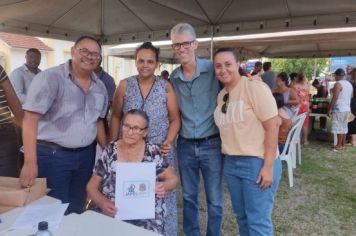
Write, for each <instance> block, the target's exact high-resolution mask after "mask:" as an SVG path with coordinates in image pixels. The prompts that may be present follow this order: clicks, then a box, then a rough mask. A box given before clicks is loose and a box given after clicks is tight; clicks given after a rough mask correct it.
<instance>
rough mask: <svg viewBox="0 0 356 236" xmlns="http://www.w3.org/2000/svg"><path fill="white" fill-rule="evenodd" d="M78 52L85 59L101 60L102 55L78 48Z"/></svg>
mask: <svg viewBox="0 0 356 236" xmlns="http://www.w3.org/2000/svg"><path fill="white" fill-rule="evenodd" d="M77 50H78V51H79V54H80V55H81V56H83V57H87V58H90V59H94V60H99V59H100V58H101V55H100V53H97V52H91V51H89V50H88V49H86V48H77Z"/></svg>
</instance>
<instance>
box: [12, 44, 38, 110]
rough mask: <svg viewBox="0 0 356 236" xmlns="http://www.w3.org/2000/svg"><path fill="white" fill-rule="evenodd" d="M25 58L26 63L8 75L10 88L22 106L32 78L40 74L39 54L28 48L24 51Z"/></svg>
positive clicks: (35, 50) (36, 50)
mask: <svg viewBox="0 0 356 236" xmlns="http://www.w3.org/2000/svg"><path fill="white" fill-rule="evenodd" d="M25 58H26V63H25V64H24V65H23V66H20V67H18V68H16V69H15V70H14V71H13V72H12V73H11V75H10V81H11V83H12V86H13V87H14V89H15V92H16V95H17V97H18V98H19V100H20V101H21V103H22V104H24V103H25V101H26V96H27V91H28V89H29V87H30V84H31V82H32V80H33V77H35V75H37V74H38V73H40V72H41V70H40V69H39V68H38V66H39V65H40V63H41V52H40V51H39V50H38V49H37V48H30V49H28V50H27V51H26V56H25Z"/></svg>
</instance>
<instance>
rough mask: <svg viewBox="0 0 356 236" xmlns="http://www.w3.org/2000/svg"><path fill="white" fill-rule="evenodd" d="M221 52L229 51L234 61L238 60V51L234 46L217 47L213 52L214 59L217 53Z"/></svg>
mask: <svg viewBox="0 0 356 236" xmlns="http://www.w3.org/2000/svg"><path fill="white" fill-rule="evenodd" d="M222 52H230V53H231V54H232V55H233V56H234V58H235V60H236V62H240V53H239V52H238V51H237V50H236V49H235V48H219V49H218V50H216V51H215V53H214V59H215V56H216V55H217V54H219V53H222Z"/></svg>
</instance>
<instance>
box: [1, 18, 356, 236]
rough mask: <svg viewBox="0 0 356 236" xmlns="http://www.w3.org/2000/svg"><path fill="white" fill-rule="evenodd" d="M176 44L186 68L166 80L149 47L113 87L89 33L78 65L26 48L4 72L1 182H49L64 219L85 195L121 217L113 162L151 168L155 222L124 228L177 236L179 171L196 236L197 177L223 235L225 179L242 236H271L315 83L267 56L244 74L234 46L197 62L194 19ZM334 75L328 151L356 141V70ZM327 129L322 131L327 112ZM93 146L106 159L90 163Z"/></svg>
mask: <svg viewBox="0 0 356 236" xmlns="http://www.w3.org/2000/svg"><path fill="white" fill-rule="evenodd" d="M170 37H171V41H172V50H173V51H174V53H175V55H176V58H177V59H178V61H179V63H180V65H179V66H178V67H177V68H176V69H175V70H174V71H172V72H171V74H170V75H169V72H168V71H162V72H161V75H160V76H156V75H155V70H156V69H157V68H158V67H159V48H157V47H155V46H153V45H152V43H151V42H145V43H143V44H142V45H140V46H139V47H138V48H137V49H136V53H135V65H136V68H137V72H138V74H137V75H132V76H130V77H128V78H126V79H124V80H122V81H120V83H119V84H118V86H117V87H116V85H115V83H114V80H113V78H112V77H111V76H110V75H109V74H108V73H106V72H105V71H104V70H103V68H102V67H101V66H100V64H101V60H102V57H101V54H102V50H101V45H100V44H99V43H98V41H97V40H96V39H95V38H92V37H90V36H82V37H80V38H78V39H77V40H76V42H75V43H74V45H73V47H72V48H71V59H70V60H68V61H67V62H66V63H64V64H62V65H59V66H57V67H53V68H50V69H47V70H44V71H41V70H40V69H39V68H38V66H39V64H40V60H41V53H40V51H39V50H37V49H29V50H28V51H27V52H26V58H25V59H26V63H25V64H24V65H23V66H21V67H19V68H17V69H16V70H14V71H13V72H12V73H11V76H10V79H9V78H8V76H7V74H6V73H5V71H4V69H3V68H2V67H0V175H1V176H12V177H19V179H20V183H21V185H22V186H23V187H30V186H32V185H33V184H34V181H35V178H36V177H43V178H46V179H47V185H48V188H50V189H51V190H50V192H49V193H48V195H49V196H52V197H55V198H58V199H60V200H61V201H62V202H63V203H69V207H68V209H67V211H66V214H69V213H73V212H74V213H81V212H83V211H84V209H85V208H84V206H85V203H86V201H87V193H88V197H89V199H90V200H91V201H92V202H91V204H90V207H91V209H94V210H96V211H98V212H101V213H103V214H105V215H108V216H111V217H114V216H115V214H117V213H118V212H120V209H117V208H116V206H115V174H116V169H115V164H116V163H117V162H153V163H155V164H156V181H157V182H156V187H155V194H156V198H155V218H154V219H142V220H140V219H139V220H132V221H128V222H129V223H132V224H135V225H137V226H140V227H143V228H146V229H148V230H152V231H154V232H157V233H160V234H163V235H177V234H178V220H177V218H178V216H177V215H178V214H177V196H176V187H177V185H178V176H179V178H180V183H181V186H182V192H183V194H182V196H183V232H184V234H185V235H189V236H194V235H200V234H201V230H200V226H199V217H200V214H199V209H200V206H199V205H200V204H203V203H201V202H199V191H200V190H199V183H200V176H201V177H202V179H203V181H204V187H205V196H206V205H207V213H208V214H207V219H208V220H207V229H206V234H207V235H214V236H217V235H221V227H222V222H223V212H224V209H223V205H224V204H223V194H224V191H223V179H225V181H226V183H227V187H228V190H229V193H230V196H231V201H232V206H233V211H234V213H235V215H236V221H237V224H238V228H239V232H240V235H273V224H272V211H273V203H274V198H275V195H276V192H277V190H278V185H279V181H280V178H281V161H280V158H279V153H281V152H282V150H283V149H284V146H285V145H288V144H286V138H287V136H288V133H289V130H290V129H291V128H292V125H293V121H294V119H295V117H296V116H298V115H300V114H303V113H307V115H306V119H305V121H304V123H303V135H302V141H303V143H304V145H307V144H308V143H309V141H308V127H309V116H308V113H309V110H310V86H309V82H308V79H307V78H306V76H305V75H304V74H303V72H295V73H292V74H290V75H288V74H287V73H285V72H283V71H280V72H278V73H276V72H274V71H273V68H272V63H271V62H268V61H267V62H264V63H262V62H260V61H258V62H256V63H255V67H254V69H253V70H252V71H251V72H246V71H244V70H243V69H242V68H241V65H240V63H241V62H240V56H239V53H238V52H237V51H236V50H235V49H233V48H221V49H218V50H217V51H216V52H215V54H214V56H213V60H209V59H201V58H198V57H197V56H196V53H195V50H196V49H197V47H198V41H197V40H196V34H195V30H194V28H193V27H192V26H191V25H190V24H187V23H180V24H177V25H175V26H174V27H173V28H172V30H171V34H170ZM334 75H335V80H336V84H335V86H334V88H333V89H332V90H331V93H332V99H331V101H330V105H329V107H328V110H327V113H328V115H329V116H331V119H332V127H331V131H332V133H334V134H336V136H337V141H336V142H335V144H334V146H333V150H335V151H341V150H343V149H344V148H345V145H346V134H347V133H349V134H350V135H351V145H354V146H356V119H355V118H354V117H352V115H351V113H353V114H356V107H355V106H356V101H355V95H356V94H355V93H356V69H352V68H348V69H347V74H346V73H345V71H344V70H343V69H338V70H336V71H335V73H334ZM311 85H312V86H314V87H315V89H316V90H317V93H316V95H315V97H317V98H326V97H328V94H329V91H328V89H327V87H326V86H325V84H323V83H322V81H319V80H317V79H315V80H314V81H313V82H312V83H311ZM110 110H111V111H112V112H111V117H110V119H109V116H108V114H109V111H110ZM12 116H13V117H14V119H13V117H12ZM349 121H351V122H350V123H349ZM320 128H321V129H325V128H326V118H325V117H321V118H320ZM20 130H21V132H22V141H21V140H19V138H18V137H19V131H20ZM21 145H23V150H24V159H23V160H21V158H20V152H19V150H20V146H21ZM97 149H101V150H103V152H102V154H101V155H99V156H98V157H97V158H95V155H96V153H97V152H96V151H97ZM176 163H177V164H176ZM178 173H179V174H178ZM133 207H134V206H133ZM225 210H228V209H225Z"/></svg>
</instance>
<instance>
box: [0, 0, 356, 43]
mask: <svg viewBox="0 0 356 236" xmlns="http://www.w3.org/2000/svg"><path fill="white" fill-rule="evenodd" d="M178 22H189V23H191V24H192V25H193V26H195V27H196V30H197V33H198V37H211V36H214V37H217V36H226V35H244V34H251V33H261V32H276V31H285V30H300V29H312V28H331V27H350V26H356V4H355V1H354V0H337V1H335V0H268V1H259V0H249V1H242V0H3V1H1V2H0V31H7V32H14V33H21V34H29V35H34V36H42V37H50V38H57V39H66V40H74V39H75V38H77V37H78V36H80V35H84V34H85V35H92V36H94V37H97V38H100V39H101V40H102V42H103V43H104V44H117V43H127V42H133V41H136V42H140V41H148V40H149V41H155V40H165V39H168V38H169V30H170V28H171V27H172V26H173V25H174V24H176V23H178Z"/></svg>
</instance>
